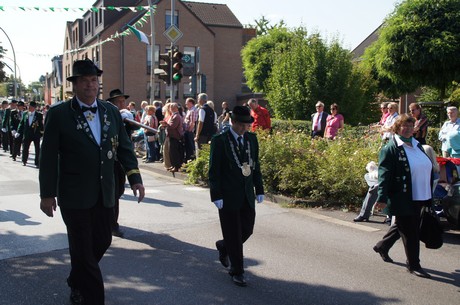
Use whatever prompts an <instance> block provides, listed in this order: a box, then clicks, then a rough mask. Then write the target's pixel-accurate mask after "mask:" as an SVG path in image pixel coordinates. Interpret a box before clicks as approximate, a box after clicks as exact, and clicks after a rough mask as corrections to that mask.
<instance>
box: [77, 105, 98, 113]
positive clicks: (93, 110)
mask: <svg viewBox="0 0 460 305" xmlns="http://www.w3.org/2000/svg"><path fill="white" fill-rule="evenodd" d="M88 110H89V111H91V112H92V113H96V111H97V107H86V106H81V111H83V112H86V111H88Z"/></svg>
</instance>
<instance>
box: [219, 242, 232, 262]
mask: <svg viewBox="0 0 460 305" xmlns="http://www.w3.org/2000/svg"><path fill="white" fill-rule="evenodd" d="M216 248H217V251H219V261H220V263H221V264H222V266H224V267H225V268H228V266H230V262H229V261H228V254H227V252H226V251H225V249H224V246H223V245H222V241H220V240H218V241H216Z"/></svg>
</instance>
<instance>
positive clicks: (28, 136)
mask: <svg viewBox="0 0 460 305" xmlns="http://www.w3.org/2000/svg"><path fill="white" fill-rule="evenodd" d="M36 108H37V103H36V102H33V101H32V102H30V103H29V111H28V112H26V113H25V114H24V115H23V116H22V120H21V123H19V127H18V132H17V133H16V135H18V137H20V138H21V137H22V164H23V165H24V166H25V165H26V164H27V160H28V159H29V148H30V143H32V142H33V143H34V148H35V160H34V163H35V167H37V168H38V164H39V163H38V161H39V160H40V138H41V137H42V135H43V114H42V113H41V112H38V111H35V109H36Z"/></svg>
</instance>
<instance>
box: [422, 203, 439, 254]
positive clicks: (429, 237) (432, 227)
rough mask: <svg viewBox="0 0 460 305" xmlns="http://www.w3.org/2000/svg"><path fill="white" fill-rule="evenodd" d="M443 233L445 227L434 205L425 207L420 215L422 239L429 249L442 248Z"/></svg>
mask: <svg viewBox="0 0 460 305" xmlns="http://www.w3.org/2000/svg"><path fill="white" fill-rule="evenodd" d="M443 233H444V229H443V228H442V225H441V222H440V221H439V218H438V216H437V215H436V212H435V211H434V210H433V207H431V206H426V207H423V208H422V211H421V217H420V240H421V241H423V242H424V243H425V247H426V248H428V249H439V248H441V247H442V244H443V236H442V235H443Z"/></svg>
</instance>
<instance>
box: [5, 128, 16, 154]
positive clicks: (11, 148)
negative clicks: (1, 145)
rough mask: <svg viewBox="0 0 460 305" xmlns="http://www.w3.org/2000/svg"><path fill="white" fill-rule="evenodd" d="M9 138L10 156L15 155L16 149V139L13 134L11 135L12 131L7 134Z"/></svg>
mask: <svg viewBox="0 0 460 305" xmlns="http://www.w3.org/2000/svg"><path fill="white" fill-rule="evenodd" d="M6 134H7V137H8V145H9V146H10V155H13V149H14V137H13V134H12V133H11V131H10V130H8V131H7V132H6Z"/></svg>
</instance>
